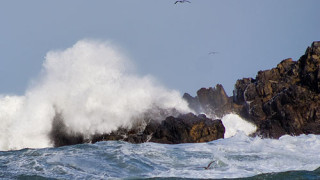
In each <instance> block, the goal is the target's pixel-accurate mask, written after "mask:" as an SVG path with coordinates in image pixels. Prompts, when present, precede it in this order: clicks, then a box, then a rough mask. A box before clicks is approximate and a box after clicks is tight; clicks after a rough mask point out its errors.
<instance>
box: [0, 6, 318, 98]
mask: <svg viewBox="0 0 320 180" xmlns="http://www.w3.org/2000/svg"><path fill="white" fill-rule="evenodd" d="M190 1H191V3H184V4H176V5H175V4H174V2H175V1H174V0H158V1H156V0H137V1H131V0H126V1H125V0H113V1H111V0H96V1H84V0H68V1H62V0H55V1H43V0H28V1H16V0H6V1H5V0H4V1H0V82H1V85H0V94H23V93H24V91H25V90H26V88H27V87H28V84H29V83H30V81H31V80H32V79H34V78H36V77H37V76H38V74H39V73H40V71H41V66H42V63H43V61H44V57H45V55H46V53H47V52H48V51H50V50H57V49H61V50H62V49H65V48H68V47H71V46H72V45H73V44H74V43H76V42H77V41H78V40H81V39H87V38H90V39H96V40H101V41H112V42H113V43H114V44H116V45H117V46H119V47H120V48H121V49H122V51H123V53H125V54H126V56H127V57H129V58H130V59H131V60H132V61H133V63H134V64H135V66H136V68H137V70H138V72H139V73H140V74H141V75H146V74H150V75H152V76H154V77H155V78H156V79H158V80H159V81H160V82H162V84H164V85H165V86H166V87H168V88H171V89H177V90H179V91H180V92H181V93H184V92H188V93H190V94H192V95H195V93H196V91H197V90H198V89H200V88H201V87H211V86H214V85H215V84H217V83H220V84H222V85H223V86H224V87H225V89H226V91H227V93H228V94H229V95H232V89H233V86H234V84H235V82H236V80H237V79H240V78H243V77H255V75H256V73H257V72H258V71H259V70H265V69H270V68H272V67H275V66H276V65H277V64H278V63H279V62H280V61H281V60H283V59H285V58H289V57H292V58H293V59H294V60H297V59H298V58H299V57H300V56H301V55H302V54H303V53H304V52H305V49H306V48H307V46H310V44H311V43H312V41H316V40H320V20H319V18H320V16H319V7H320V1H319V0H306V1H302V0H280V1H279V0H264V1H262V0H241V1H239V0H201V1H200V0H190ZM212 51H215V52H218V53H216V54H209V53H210V52H212Z"/></svg>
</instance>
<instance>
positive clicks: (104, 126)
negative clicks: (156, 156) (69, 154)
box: [0, 40, 191, 150]
mask: <svg viewBox="0 0 320 180" xmlns="http://www.w3.org/2000/svg"><path fill="white" fill-rule="evenodd" d="M152 108H155V109H170V108H175V109H176V110H177V111H179V112H182V113H186V112H190V111H191V110H190V109H189V108H188V106H187V103H186V102H185V101H184V100H183V99H182V98H181V95H180V93H179V92H177V91H175V90H168V89H166V88H164V87H163V86H161V85H160V84H159V83H158V82H157V81H156V80H155V79H154V78H152V77H151V76H139V75H137V73H134V68H133V67H132V64H131V62H130V61H129V60H128V59H127V58H126V57H124V56H123V55H122V54H121V53H120V51H119V50H117V49H116V48H115V47H114V46H113V45H111V44H110V43H101V42H96V41H90V40H82V41H79V42H77V43H76V44H75V45H74V46H73V47H71V48H68V49H66V50H64V51H51V52H49V53H48V54H47V55H46V58H45V62H44V64H43V69H42V72H41V76H40V77H39V78H38V79H37V80H36V81H35V82H34V83H33V84H32V85H31V88H29V89H28V90H27V91H26V93H25V95H24V96H22V97H17V96H4V95H3V96H2V97H1V98H0V123H1V125H0V131H1V132H0V133H1V134H0V135H1V136H0V150H8V149H21V148H26V147H29V148H41V147H48V146H51V142H50V140H49V138H48V134H49V132H50V130H51V126H52V120H53V117H54V115H55V112H56V111H58V112H59V113H61V114H62V116H63V118H64V123H65V125H66V127H68V128H69V129H70V130H71V131H73V132H79V133H82V134H85V135H88V136H90V135H92V134H94V133H108V132H111V131H112V130H115V129H117V128H119V127H131V126H132V124H133V123H134V119H137V118H138V117H140V116H142V115H143V114H144V113H146V112H147V111H149V110H150V109H152Z"/></svg>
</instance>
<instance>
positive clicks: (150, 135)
mask: <svg viewBox="0 0 320 180" xmlns="http://www.w3.org/2000/svg"><path fill="white" fill-rule="evenodd" d="M224 132H225V128H224V126H223V124H222V122H221V120H212V119H209V118H207V117H206V116H205V115H198V116H196V115H194V114H192V113H189V114H185V115H180V116H178V117H173V116H169V117H167V118H166V119H165V120H163V121H157V120H151V121H150V122H148V123H147V124H146V126H145V127H144V128H141V127H135V128H132V129H130V130H128V129H123V128H120V129H118V130H117V131H115V132H112V133H108V134H96V135H94V136H92V137H90V138H89V139H85V138H84V137H83V135H81V134H79V133H73V132H70V130H68V129H67V128H66V127H65V125H64V124H63V118H62V116H61V114H56V116H55V118H54V121H53V129H52V132H51V134H50V137H51V140H52V142H53V144H54V145H55V146H56V147H57V146H64V145H71V144H80V143H85V142H87V143H89V142H91V143H95V142H98V141H110V140H121V141H127V142H130V143H144V142H155V143H166V144H179V143H199V142H208V141H213V140H216V139H220V138H223V137H224Z"/></svg>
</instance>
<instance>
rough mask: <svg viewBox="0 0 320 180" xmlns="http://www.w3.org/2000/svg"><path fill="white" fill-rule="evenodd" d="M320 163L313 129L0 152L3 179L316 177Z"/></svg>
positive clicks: (319, 176)
mask: <svg viewBox="0 0 320 180" xmlns="http://www.w3.org/2000/svg"><path fill="white" fill-rule="evenodd" d="M212 161H213V163H212V164H211V166H210V167H209V169H207V170H206V169H205V168H203V167H206V166H207V165H208V164H209V163H210V162H212ZM319 167H320V136H316V135H302V136H298V137H291V136H284V137H282V138H280V139H279V140H272V139H261V138H258V137H257V138H251V137H248V136H246V135H244V134H237V135H236V136H234V137H231V138H228V139H222V140H217V141H212V142H209V143H199V144H178V145H166V144H155V143H143V144H130V143H126V142H120V141H108V142H99V143H96V144H81V145H74V146H65V147H60V148H44V149H22V150H18V151H1V152H0V178H2V179H30V178H31V179H117V178H118V179H158V178H161V179H167V178H170V179H171V178H173V179H174V178H178V179H180V178H187V179H222V178H240V179H320V170H319V169H318V168H319Z"/></svg>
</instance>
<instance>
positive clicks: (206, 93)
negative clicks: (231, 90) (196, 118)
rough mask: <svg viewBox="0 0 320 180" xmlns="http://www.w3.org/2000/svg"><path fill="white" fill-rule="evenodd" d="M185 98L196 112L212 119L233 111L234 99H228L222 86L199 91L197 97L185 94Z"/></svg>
mask: <svg viewBox="0 0 320 180" xmlns="http://www.w3.org/2000/svg"><path fill="white" fill-rule="evenodd" d="M183 98H184V99H185V100H186V101H187V102H188V103H189V107H190V108H191V109H193V110H195V112H197V113H205V114H208V115H210V116H212V117H213V116H215V117H218V118H221V117H222V116H223V115H224V114H226V113H228V112H230V111H231V109H232V107H231V106H232V104H231V103H232V99H230V98H229V97H228V95H227V93H226V92H225V90H224V88H223V86H222V85H221V84H217V85H216V86H215V87H214V88H212V87H210V88H201V89H199V90H198V91H197V96H196V97H192V96H190V95H189V94H187V93H185V94H184V96H183Z"/></svg>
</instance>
